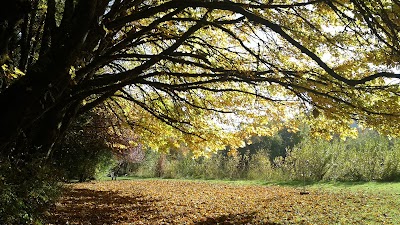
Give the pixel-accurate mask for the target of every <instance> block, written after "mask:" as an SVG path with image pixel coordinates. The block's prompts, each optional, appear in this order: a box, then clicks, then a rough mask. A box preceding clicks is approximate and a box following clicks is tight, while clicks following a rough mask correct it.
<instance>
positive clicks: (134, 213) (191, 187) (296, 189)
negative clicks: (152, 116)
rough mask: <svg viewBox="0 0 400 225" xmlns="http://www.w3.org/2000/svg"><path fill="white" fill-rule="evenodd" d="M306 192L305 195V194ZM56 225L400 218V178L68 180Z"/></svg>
mask: <svg viewBox="0 0 400 225" xmlns="http://www.w3.org/2000/svg"><path fill="white" fill-rule="evenodd" d="M304 191H305V192H307V194H304V195H302V194H300V193H301V192H304ZM47 219H48V221H49V224H400V184H398V183H314V184H309V185H307V186H306V187H305V189H304V187H303V186H302V183H296V182H292V183H265V182H261V181H257V182H249V181H183V180H156V179H133V180H130V179H127V180H119V181H108V180H105V181H96V182H88V183H76V184H68V185H66V190H65V193H64V195H63V197H62V198H61V199H60V201H59V202H58V203H57V204H56V206H55V207H54V209H53V211H51V212H50V213H49V215H48V216H47Z"/></svg>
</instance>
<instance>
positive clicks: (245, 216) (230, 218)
mask: <svg viewBox="0 0 400 225" xmlns="http://www.w3.org/2000/svg"><path fill="white" fill-rule="evenodd" d="M255 215H256V213H241V214H229V215H221V216H218V217H207V218H206V219H205V220H201V221H197V222H194V224H195V225H213V224H221V225H222V224H264V225H278V223H273V222H261V221H260V222H257V220H256V218H255Z"/></svg>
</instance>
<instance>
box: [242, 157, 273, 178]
mask: <svg viewBox="0 0 400 225" xmlns="http://www.w3.org/2000/svg"><path fill="white" fill-rule="evenodd" d="M272 176H273V168H272V165H271V161H270V159H269V155H268V153H267V152H266V151H258V152H257V153H256V154H254V155H252V156H251V158H250V159H249V166H248V171H247V176H246V178H247V179H252V180H269V179H271V178H272Z"/></svg>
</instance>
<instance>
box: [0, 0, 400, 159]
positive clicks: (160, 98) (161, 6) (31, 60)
mask: <svg viewBox="0 0 400 225" xmlns="http://www.w3.org/2000/svg"><path fill="white" fill-rule="evenodd" d="M399 15H400V2H399V1H397V0H371V1H362V0H279V1H278V0H275V1H274V0H268V1H267V0H224V1H218V0H185V1H181V0H6V1H3V2H2V4H1V8H0V65H1V84H2V88H1V90H0V91H1V93H0V105H1V110H0V128H1V129H0V151H1V154H2V155H3V156H10V155H12V156H18V157H19V156H23V157H26V156H29V155H32V154H43V155H48V154H49V153H50V150H51V149H52V146H53V145H54V143H56V141H57V139H58V138H59V137H60V136H61V135H62V133H63V131H64V130H65V129H66V128H67V127H68V125H69V124H70V122H71V121H72V120H74V118H76V117H77V116H78V115H79V114H82V113H84V112H87V111H88V110H90V109H92V108H94V107H96V106H97V105H99V104H100V103H102V102H105V104H106V105H108V106H110V109H111V110H113V111H114V112H115V113H116V114H118V115H119V116H120V117H121V118H122V119H124V120H125V122H126V124H127V125H129V126H132V127H134V128H135V130H136V132H137V134H138V136H140V137H143V138H147V139H146V142H147V143H148V144H149V145H150V146H152V147H153V148H157V147H160V146H164V145H179V144H182V143H181V142H182V140H186V143H185V144H186V145H187V146H189V147H192V148H193V149H196V146H206V145H207V146H210V147H209V148H210V150H213V149H220V148H223V146H225V145H228V144H231V145H232V146H233V147H237V146H240V140H241V139H242V138H245V137H246V136H247V135H253V134H265V133H268V132H270V130H268V129H271V126H268V124H274V126H276V127H277V125H278V124H280V123H283V122H286V121H288V118H290V117H294V116H295V115H296V114H300V113H306V114H307V115H309V118H310V119H311V122H310V123H312V125H313V129H314V131H315V133H321V134H328V135H329V133H330V132H331V131H336V132H340V133H343V134H345V133H348V132H347V131H348V130H349V129H348V127H349V126H348V124H349V123H351V121H352V120H353V119H355V120H357V121H359V123H360V124H364V125H366V126H373V127H376V128H378V129H380V130H381V131H384V132H387V133H393V134H399V126H400V125H399V124H400V123H399V120H400V119H399V118H400V117H399V110H398V109H399V92H400V89H399V78H400V75H399V74H398V73H397V71H396V70H395V68H396V67H398V65H399V59H400V47H399V34H400V32H399V29H400V18H399ZM292 121H295V120H292ZM292 123H295V122H292ZM292 125H293V126H295V124H292ZM238 128H240V130H241V133H239V132H237V131H238V130H239V129H238ZM197 149H198V150H199V151H200V150H204V149H207V148H203V149H200V148H199V147H198V148H197Z"/></svg>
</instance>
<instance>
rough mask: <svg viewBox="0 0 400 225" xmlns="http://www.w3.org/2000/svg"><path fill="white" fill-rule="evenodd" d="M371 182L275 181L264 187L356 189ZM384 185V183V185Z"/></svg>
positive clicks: (267, 183)
mask: <svg viewBox="0 0 400 225" xmlns="http://www.w3.org/2000/svg"><path fill="white" fill-rule="evenodd" d="M369 183H371V182H366V181H326V182H325V181H306V182H303V181H273V182H265V183H264V184H263V185H267V186H268V185H279V186H287V187H302V186H304V185H306V186H316V187H318V186H332V187H354V186H357V185H365V184H369ZM383 184H384V183H383Z"/></svg>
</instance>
